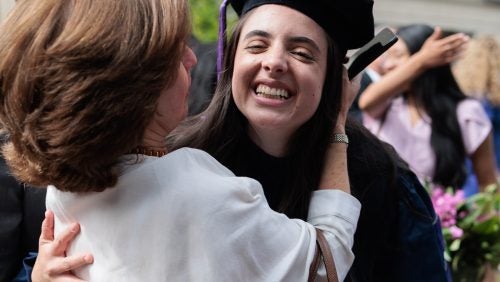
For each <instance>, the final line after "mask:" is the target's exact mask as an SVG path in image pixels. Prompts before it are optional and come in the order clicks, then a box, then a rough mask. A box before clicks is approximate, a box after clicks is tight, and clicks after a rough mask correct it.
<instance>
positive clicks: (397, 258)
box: [224, 131, 448, 282]
mask: <svg viewBox="0 0 500 282" xmlns="http://www.w3.org/2000/svg"><path fill="white" fill-rule="evenodd" d="M365 133H366V132H365ZM348 134H349V135H350V140H351V141H350V144H349V147H348V156H349V157H348V166H349V177H350V183H351V192H352V194H353V195H354V196H355V197H356V198H357V199H358V200H359V201H360V202H361V204H362V208H361V214H360V218H359V221H358V227H357V230H356V233H355V240H354V242H355V243H354V246H353V252H354V254H355V261H354V264H353V266H352V268H351V271H350V273H349V275H348V276H347V278H346V281H405V282H406V281H426V282H428V281H447V280H448V278H447V269H446V264H445V262H444V258H443V244H442V238H441V237H440V234H439V232H440V228H439V221H438V219H437V216H436V214H435V213H434V210H433V208H432V205H431V201H430V199H429V196H428V194H427V192H426V191H425V189H424V188H423V187H422V185H420V183H419V182H418V180H417V178H416V177H415V175H414V174H413V173H412V172H411V171H409V170H408V169H406V167H405V166H404V165H401V166H396V167H391V165H390V162H391V160H390V158H389V155H388V153H387V151H386V149H384V148H383V147H382V146H381V143H380V142H378V141H377V142H378V143H377V142H375V143H374V142H371V141H369V140H367V139H366V138H365V137H364V135H362V134H360V135H357V133H355V132H349V131H348ZM241 142H242V143H241V144H240V146H238V148H239V149H238V152H236V154H235V155H232V161H231V163H227V164H224V165H226V166H227V167H228V168H229V169H231V170H232V171H233V172H234V173H235V174H236V175H238V176H248V177H252V178H255V179H257V180H258V181H259V182H260V183H261V184H262V186H263V189H264V193H265V195H266V198H267V200H268V202H269V205H270V207H271V208H272V209H275V210H276V209H277V205H278V203H279V201H280V195H283V194H284V193H286V191H287V187H288V186H289V185H288V181H290V179H291V177H290V171H291V169H290V161H289V158H287V157H284V158H276V157H273V156H270V155H268V154H266V153H265V152H264V151H262V150H261V149H260V148H259V147H258V146H256V145H255V144H254V143H253V142H252V141H251V140H250V139H249V138H248V137H245V138H243V140H242V141H241ZM370 157H371V158H373V159H370ZM394 169H395V170H394ZM393 173H395V174H396V175H397V176H396V178H395V182H394V183H392V184H391V183H389V181H388V179H390V177H389V176H390V175H391V174H393Z"/></svg>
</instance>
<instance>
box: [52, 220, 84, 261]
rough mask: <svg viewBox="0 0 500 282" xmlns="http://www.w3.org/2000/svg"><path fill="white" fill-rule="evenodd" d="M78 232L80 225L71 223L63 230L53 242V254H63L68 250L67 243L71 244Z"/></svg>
mask: <svg viewBox="0 0 500 282" xmlns="http://www.w3.org/2000/svg"><path fill="white" fill-rule="evenodd" d="M79 232H80V225H79V224H78V223H73V224H71V225H70V226H69V227H68V228H66V229H64V231H63V232H62V233H61V234H60V235H59V236H57V238H55V240H54V254H56V255H59V254H64V252H66V250H67V249H68V246H69V243H71V241H72V240H73V239H74V238H75V237H76V235H78V233H79Z"/></svg>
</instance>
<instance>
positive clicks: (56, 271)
mask: <svg viewBox="0 0 500 282" xmlns="http://www.w3.org/2000/svg"><path fill="white" fill-rule="evenodd" d="M93 262H94V257H93V256H92V255H91V254H85V255H74V256H70V257H65V258H61V259H59V260H57V261H56V262H55V263H54V264H53V265H52V266H51V267H49V268H48V269H47V273H48V275H49V276H57V275H61V274H63V273H67V272H69V271H71V270H74V269H77V268H79V267H82V266H85V265H88V264H91V263H93Z"/></svg>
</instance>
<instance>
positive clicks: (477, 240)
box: [430, 185, 500, 282]
mask: <svg viewBox="0 0 500 282" xmlns="http://www.w3.org/2000/svg"><path fill="white" fill-rule="evenodd" d="M498 189H499V188H498V185H490V186H488V187H487V188H486V189H485V191H484V192H481V193H478V194H475V195H473V196H471V197H469V198H465V197H464V194H463V191H461V190H457V191H456V192H453V190H452V189H450V188H448V189H443V188H442V187H434V188H433V189H432V190H431V191H430V193H431V199H432V203H433V205H434V209H435V210H436V213H437V214H438V216H439V218H440V219H441V227H442V231H443V237H444V240H445V243H446V244H445V245H446V246H445V254H444V256H445V259H446V261H448V263H449V265H450V267H451V273H452V277H453V281H455V282H461V281H464V282H465V281H467V282H469V281H482V280H483V277H484V275H485V273H486V270H487V268H488V267H489V268H492V269H496V268H497V267H498V265H499V263H500V194H499V193H498V192H499V191H498Z"/></svg>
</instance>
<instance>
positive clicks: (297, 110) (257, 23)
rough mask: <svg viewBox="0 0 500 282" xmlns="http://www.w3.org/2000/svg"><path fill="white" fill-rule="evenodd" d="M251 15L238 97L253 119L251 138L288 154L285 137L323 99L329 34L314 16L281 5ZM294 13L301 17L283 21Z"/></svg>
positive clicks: (240, 57)
mask: <svg viewBox="0 0 500 282" xmlns="http://www.w3.org/2000/svg"><path fill="white" fill-rule="evenodd" d="M254 14H255V15H254ZM246 17H248V19H247V20H246V22H245V25H244V26H243V28H242V30H241V36H240V39H239V42H238V44H237V46H238V47H237V49H236V56H235V61H238V64H235V66H234V73H233V80H232V89H233V99H234V102H235V104H236V106H237V107H238V109H239V110H240V112H241V113H242V114H243V115H244V116H245V117H246V118H247V119H248V121H249V128H248V131H249V135H250V138H251V139H252V140H255V141H256V143H257V145H259V147H261V148H262V149H263V150H264V151H265V152H267V153H269V154H271V155H275V156H284V155H285V154H286V152H287V151H288V144H287V143H283V141H285V140H289V139H290V138H291V136H292V135H293V134H294V132H296V131H297V130H298V128H299V127H300V126H301V125H302V124H304V123H305V122H306V121H307V120H309V119H310V118H311V117H312V115H313V114H314V113H315V112H316V110H317V108H318V105H319V102H320V100H321V96H322V91H323V81H324V79H325V76H326V62H327V54H328V45H327V41H326V36H325V33H324V31H323V29H322V28H321V27H320V26H318V25H317V24H316V23H315V22H314V21H313V20H312V19H311V18H309V17H307V16H305V15H304V14H302V13H300V12H298V11H296V10H294V9H290V8H288V7H286V6H282V5H267V6H266V7H262V6H261V7H257V8H255V9H254V10H252V11H250V12H249V13H248V14H247V15H246ZM289 18H295V19H296V20H294V21H293V22H291V23H290V24H287V25H282V24H281V23H282V22H283V21H285V20H286V19H289ZM259 90H260V91H259ZM279 95H282V96H285V97H286V99H282V98H281V97H282V96H279ZM280 141H281V142H280ZM267 144H272V145H271V146H269V145H267ZM278 146H279V147H278Z"/></svg>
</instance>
